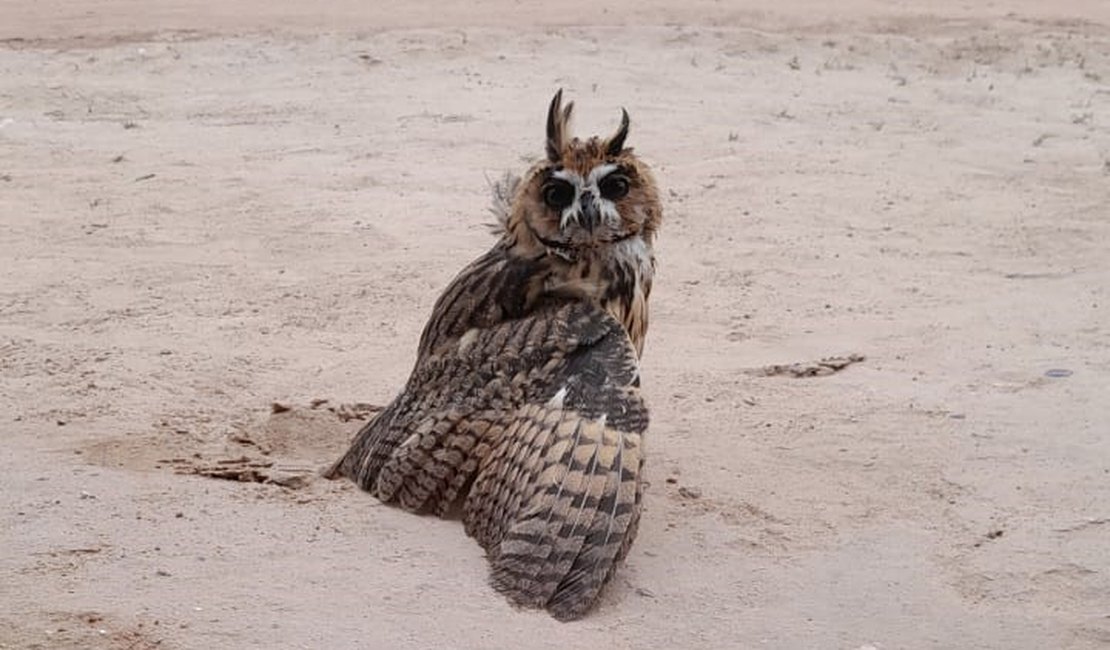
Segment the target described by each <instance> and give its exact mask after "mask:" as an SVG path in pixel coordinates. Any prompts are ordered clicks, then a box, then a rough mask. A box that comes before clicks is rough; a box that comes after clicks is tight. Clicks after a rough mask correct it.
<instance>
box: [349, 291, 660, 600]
mask: <svg viewBox="0 0 1110 650" xmlns="http://www.w3.org/2000/svg"><path fill="white" fill-rule="evenodd" d="M638 384H639V375H638V362H637V357H636V352H635V350H634V348H633V347H632V344H631V342H630V341H629V339H628V336H627V335H626V334H625V332H624V329H623V327H621V325H620V324H619V323H617V322H616V321H615V320H613V318H612V317H611V316H609V315H608V314H607V313H605V312H604V311H602V310H600V309H598V308H596V307H593V306H591V305H588V304H584V303H570V304H562V305H551V306H547V307H543V308H540V309H539V310H537V311H536V312H533V314H532V315H530V316H528V317H525V318H521V319H517V320H512V321H507V322H505V323H502V324H499V325H496V326H494V327H490V328H486V329H483V330H471V331H469V332H467V333H466V334H464V335H463V336H462V337H461V338H459V340H458V342H457V344H455V345H452V346H445V347H441V348H440V349H439V351H438V352H437V353H436V354H435V355H432V356H428V357H426V358H422V359H421V361H420V362H419V363H418V364H417V367H416V369H415V370H414V372H413V375H412V377H411V378H410V380H409V383H408V385H407V386H406V388H405V391H404V392H403V393H402V394H401V395H400V396H398V398H397V399H396V400H395V401H394V402H393V403H392V404H391V405H390V406H389V407H388V408H387V409H386V410H385V411H383V412H382V413H381V414H379V416H378V417H377V418H375V419H374V420H373V421H371V422H370V423H368V424H367V425H366V426H365V427H364V428H363V429H362V431H360V432H359V434H358V435H357V436H356V439H355V442H354V443H353V444H352V446H351V449H350V450H349V451H348V452H347V455H346V456H344V457H343V458H342V459H340V461H339V462H338V463H337V464H336V466H335V467H334V468H333V470H332V472H331V473H332V474H333V475H337V474H343V475H346V476H349V477H351V478H352V479H354V480H355V482H356V483H358V484H359V485H360V486H362V487H363V488H364V489H367V490H369V491H370V492H372V493H374V494H376V495H377V496H378V497H379V498H380V499H382V500H383V501H386V502H396V503H398V504H399V505H401V506H402V507H404V508H406V509H409V510H414V511H424V510H432V511H435V512H437V513H439V514H444V513H446V512H448V511H449V510H450V509H451V508H452V506H453V505H455V504H456V501H457V500H458V499H459V497H460V495H463V494H464V493H465V494H466V496H465V502H464V503H463V517H464V521H465V524H466V529H467V532H468V533H469V534H470V535H472V536H473V537H475V538H476V539H477V540H478V542H479V543H481V544H482V546H483V547H484V548H485V549H486V550H487V552H488V554H489V557H490V561H491V562H492V565H493V567H492V569H493V572H492V581H493V584H494V587H495V588H497V589H498V590H499V591H501V592H502V593H504V594H505V595H506V596H508V598H509V599H510V600H511V601H513V602H514V603H516V604H518V605H522V606H529V607H546V608H547V609H549V610H550V611H551V613H552V614H553V615H555V616H556V617H558V618H561V619H572V618H577V617H579V616H581V615H583V614H584V613H585V612H586V611H587V610H588V609H589V608H590V606H591V605H592V604H593V603H594V602H595V601H596V598H597V596H598V594H599V593H600V590H601V587H602V586H603V585H604V584H605V582H606V581H607V580H608V578H609V577H610V575H611V574H612V570H613V568H614V567H615V565H616V563H617V562H618V561H619V560H620V559H621V558H622V557H623V555H624V554H625V552H626V551H627V549H628V546H629V545H630V544H631V542H632V539H633V537H634V536H635V533H636V523H637V520H638V515H639V504H640V496H641V487H640V484H641V482H640V473H641V467H642V463H643V457H642V454H641V438H642V435H643V432H644V431H645V430H646V428H647V410H646V408H645V407H644V404H643V401H642V400H641V398H640V396H639V389H638Z"/></svg>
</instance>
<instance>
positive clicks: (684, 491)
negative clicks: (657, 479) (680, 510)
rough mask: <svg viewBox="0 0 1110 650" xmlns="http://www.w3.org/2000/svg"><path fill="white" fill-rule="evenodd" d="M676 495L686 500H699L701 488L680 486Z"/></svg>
mask: <svg viewBox="0 0 1110 650" xmlns="http://www.w3.org/2000/svg"><path fill="white" fill-rule="evenodd" d="M678 493H679V495H681V496H683V497H686V498H687V499H700V498H701V488H696V487H686V486H682V487H680V488H678Z"/></svg>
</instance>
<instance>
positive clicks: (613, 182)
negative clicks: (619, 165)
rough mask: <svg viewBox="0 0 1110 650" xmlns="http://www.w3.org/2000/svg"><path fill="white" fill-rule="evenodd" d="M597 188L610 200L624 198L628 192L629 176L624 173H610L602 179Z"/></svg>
mask: <svg viewBox="0 0 1110 650" xmlns="http://www.w3.org/2000/svg"><path fill="white" fill-rule="evenodd" d="M597 189H599V190H601V195H602V196H604V197H605V198H607V199H609V200H610V201H616V200H617V199H623V198H624V196H625V195H626V194H628V177H627V176H624V175H623V174H609V175H608V176H606V177H605V178H603V179H601V183H600V185H599V186H598V188H597Z"/></svg>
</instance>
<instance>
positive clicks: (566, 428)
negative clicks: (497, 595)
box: [467, 408, 642, 620]
mask: <svg viewBox="0 0 1110 650" xmlns="http://www.w3.org/2000/svg"><path fill="white" fill-rule="evenodd" d="M521 421H522V422H525V423H526V424H525V425H524V427H525V428H534V429H538V430H539V431H540V432H542V433H539V432H537V431H531V432H528V434H527V435H525V436H523V439H527V440H530V441H532V443H533V444H531V445H526V447H527V448H521V446H520V445H518V444H516V445H514V443H513V442H512V438H515V436H514V437H511V438H508V439H507V440H506V445H507V446H516V447H517V449H515V450H514V449H506V450H504V451H502V450H497V451H498V452H501V453H499V454H498V453H497V452H495V454H494V455H493V456H491V458H492V459H494V460H493V462H491V463H489V464H487V466H486V467H484V468H482V469H481V470H480V471H479V475H478V478H477V480H476V482H475V484H474V486H473V488H472V490H471V494H470V496H469V498H468V503H467V506H468V507H467V530H468V532H470V533H471V534H472V535H474V536H475V537H476V538H477V539H478V541H479V542H481V543H482V545H483V546H484V547H485V548H486V549H487V551H488V552H489V555H490V560H491V562H492V575H491V582H492V583H493V586H494V588H496V589H497V590H498V591H500V592H502V593H503V594H505V595H506V596H507V597H508V598H509V599H510V600H511V601H512V602H513V603H515V604H517V605H520V606H523V607H544V608H546V609H547V610H548V611H549V612H550V613H551V614H552V615H553V616H554V617H555V618H558V619H560V620H573V619H576V618H580V617H581V616H583V615H584V614H585V613H586V612H587V611H588V610H589V609H590V608H591V607H592V606H593V605H594V603H595V602H596V601H597V598H598V596H599V594H600V592H601V589H602V587H603V586H604V585H605V583H606V582H607V581H608V579H609V577H610V576H611V575H612V573H613V570H614V569H615V567H616V565H617V563H618V562H619V561H620V560H621V559H623V557H624V554H625V553H626V552H627V550H628V547H629V546H630V545H631V543H632V539H633V538H634V537H635V535H636V524H637V521H638V518H639V507H640V470H641V467H642V456H641V436H640V434H639V433H635V432H628V431H621V430H618V429H616V428H613V427H609V426H606V421H605V418H604V417H600V418H597V419H587V418H583V417H581V416H580V415H578V414H577V413H575V412H573V411H563V410H562V409H561V408H560V409H551V408H548V409H544V410H543V411H541V412H533V414H532V415H531V417H528V418H522V420H521ZM517 439H518V440H519V439H520V438H517ZM537 444H538V445H539V446H537Z"/></svg>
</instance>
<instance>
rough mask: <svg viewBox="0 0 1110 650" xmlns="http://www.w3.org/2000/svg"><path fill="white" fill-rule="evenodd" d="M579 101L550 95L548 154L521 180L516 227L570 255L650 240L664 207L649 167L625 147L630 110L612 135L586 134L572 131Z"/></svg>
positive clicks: (520, 234)
mask: <svg viewBox="0 0 1110 650" xmlns="http://www.w3.org/2000/svg"><path fill="white" fill-rule="evenodd" d="M573 107H574V104H573V102H568V103H567V104H566V105H565V106H564V105H563V91H562V90H560V91H559V92H557V93H555V97H554V98H553V99H552V100H551V106H550V108H549V109H548V112H547V142H546V153H547V155H546V157H545V158H544V159H543V160H541V161H540V162H538V163H536V164H535V165H534V166H533V167H532V168H531V169H530V170H529V172H528V174H527V175H526V176H525V177H524V179H523V180H522V181H521V183H520V184H519V186H518V187H517V190H516V193H515V195H514V197H513V201H512V206H511V209H510V215H509V224H508V226H509V231H510V233H511V234H512V235H513V236H514V238H515V239H516V240H517V241H521V240H524V241H534V242H535V243H536V244H538V245H540V246H543V247H544V248H546V249H547V250H548V251H549V252H551V253H553V254H556V255H558V256H560V257H563V258H565V259H576V258H577V257H579V256H580V255H581V254H582V253H584V252H586V251H590V250H592V251H597V252H603V251H604V249H605V248H606V247H609V246H612V245H614V244H616V243H618V242H621V241H624V240H626V239H630V238H633V237H640V238H641V239H642V240H643V241H644V242H645V243H646V244H648V245H651V243H652V240H653V238H654V235H655V230H656V229H657V228H658V227H659V223H660V220H661V219H662V213H663V211H662V208H661V206H660V203H659V195H658V192H657V190H656V187H655V180H654V179H653V178H652V176H651V172H650V170H649V169H648V168H647V165H645V164H644V163H643V162H642V161H641V160H640V159H639V158H637V157H636V156H635V154H633V152H632V149H630V148H628V147H626V146H625V140H626V139H627V137H628V125H629V120H628V113H627V111H623V110H622V111H621V122H620V126H619V127H618V128H617V130H616V133H614V134H613V135H611V136H609V137H608V138H604V139H603V138H599V137H597V136H594V137H591V138H590V139H588V140H580V139H578V138H572V137H571V136H570V134H569V123H570V116H571V109H572V108H573Z"/></svg>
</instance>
